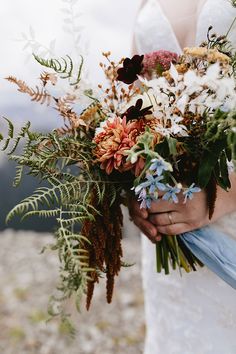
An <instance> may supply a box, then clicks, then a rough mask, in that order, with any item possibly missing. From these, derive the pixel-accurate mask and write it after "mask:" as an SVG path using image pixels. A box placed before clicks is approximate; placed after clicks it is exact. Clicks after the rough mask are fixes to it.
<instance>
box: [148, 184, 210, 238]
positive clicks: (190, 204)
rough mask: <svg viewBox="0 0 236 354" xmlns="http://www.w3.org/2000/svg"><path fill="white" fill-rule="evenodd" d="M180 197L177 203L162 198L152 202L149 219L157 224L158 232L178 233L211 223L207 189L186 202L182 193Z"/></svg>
mask: <svg viewBox="0 0 236 354" xmlns="http://www.w3.org/2000/svg"><path fill="white" fill-rule="evenodd" d="M178 198H179V202H178V203H176V204H175V203H173V202H169V201H165V200H162V199H160V200H159V201H158V202H153V203H152V205H151V209H149V210H148V212H149V217H148V220H149V221H150V222H151V223H152V224H154V225H155V226H156V228H157V231H158V233H160V234H167V235H178V234H181V233H184V232H187V231H191V230H195V229H198V228H200V227H202V226H205V225H207V224H209V223H210V220H209V214H208V207H207V197H206V193H205V191H201V192H199V193H195V194H194V198H193V199H192V200H188V201H187V202H186V203H184V196H183V194H182V193H179V194H178Z"/></svg>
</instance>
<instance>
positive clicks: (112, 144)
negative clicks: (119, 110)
mask: <svg viewBox="0 0 236 354" xmlns="http://www.w3.org/2000/svg"><path fill="white" fill-rule="evenodd" d="M139 134H140V124H139V122H138V121H133V122H132V121H129V122H127V121H126V118H125V117H124V118H122V119H121V118H120V117H115V118H114V119H112V120H107V121H106V122H105V125H104V126H103V127H102V129H101V132H99V133H98V134H97V135H96V136H95V138H94V142H95V144H96V145H97V146H96V148H95V150H94V155H95V156H96V158H97V161H98V162H100V163H101V165H100V166H101V168H102V169H105V171H106V173H107V174H110V173H111V172H112V171H113V169H116V170H118V171H120V172H124V171H128V170H130V169H132V168H133V167H134V166H133V164H131V162H126V157H127V150H129V149H130V148H132V146H134V145H135V143H136V140H137V136H138V135H139Z"/></svg>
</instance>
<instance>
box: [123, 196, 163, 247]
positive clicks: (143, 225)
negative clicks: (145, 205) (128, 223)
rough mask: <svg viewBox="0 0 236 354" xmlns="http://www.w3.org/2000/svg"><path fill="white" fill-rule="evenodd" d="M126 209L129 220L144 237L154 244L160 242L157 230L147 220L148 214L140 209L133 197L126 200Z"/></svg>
mask: <svg viewBox="0 0 236 354" xmlns="http://www.w3.org/2000/svg"><path fill="white" fill-rule="evenodd" d="M128 209H129V215H130V218H131V220H132V221H133V222H134V224H135V225H136V226H137V227H138V228H139V229H140V230H141V231H142V233H144V235H146V236H147V237H148V238H149V239H150V241H152V242H154V243H156V242H157V241H160V239H161V236H160V235H159V234H158V232H157V228H156V227H155V225H153V224H152V223H151V222H150V221H149V220H148V216H149V215H148V212H147V210H146V209H140V203H139V202H138V201H137V199H136V198H135V197H134V196H131V195H130V196H129V198H128Z"/></svg>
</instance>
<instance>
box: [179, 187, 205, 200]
mask: <svg viewBox="0 0 236 354" xmlns="http://www.w3.org/2000/svg"><path fill="white" fill-rule="evenodd" d="M200 191H201V188H199V187H195V183H192V184H191V186H190V187H189V188H187V189H186V190H185V191H184V192H183V195H184V196H185V198H184V203H186V202H187V200H188V199H190V200H191V199H193V193H198V192H200Z"/></svg>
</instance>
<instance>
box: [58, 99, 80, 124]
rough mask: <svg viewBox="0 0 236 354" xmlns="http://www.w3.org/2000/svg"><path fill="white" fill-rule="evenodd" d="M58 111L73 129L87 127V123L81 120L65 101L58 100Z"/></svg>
mask: <svg viewBox="0 0 236 354" xmlns="http://www.w3.org/2000/svg"><path fill="white" fill-rule="evenodd" d="M56 109H57V110H58V112H59V113H60V115H61V116H62V117H63V118H64V120H67V121H68V122H69V124H70V126H71V128H72V129H77V128H78V127H79V126H81V125H83V126H86V123H85V122H84V121H83V120H82V119H81V118H80V116H79V115H78V114H77V113H76V112H74V111H73V109H72V107H70V106H69V105H68V104H67V103H66V102H65V101H64V100H63V99H60V98H59V99H58V100H56Z"/></svg>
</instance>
